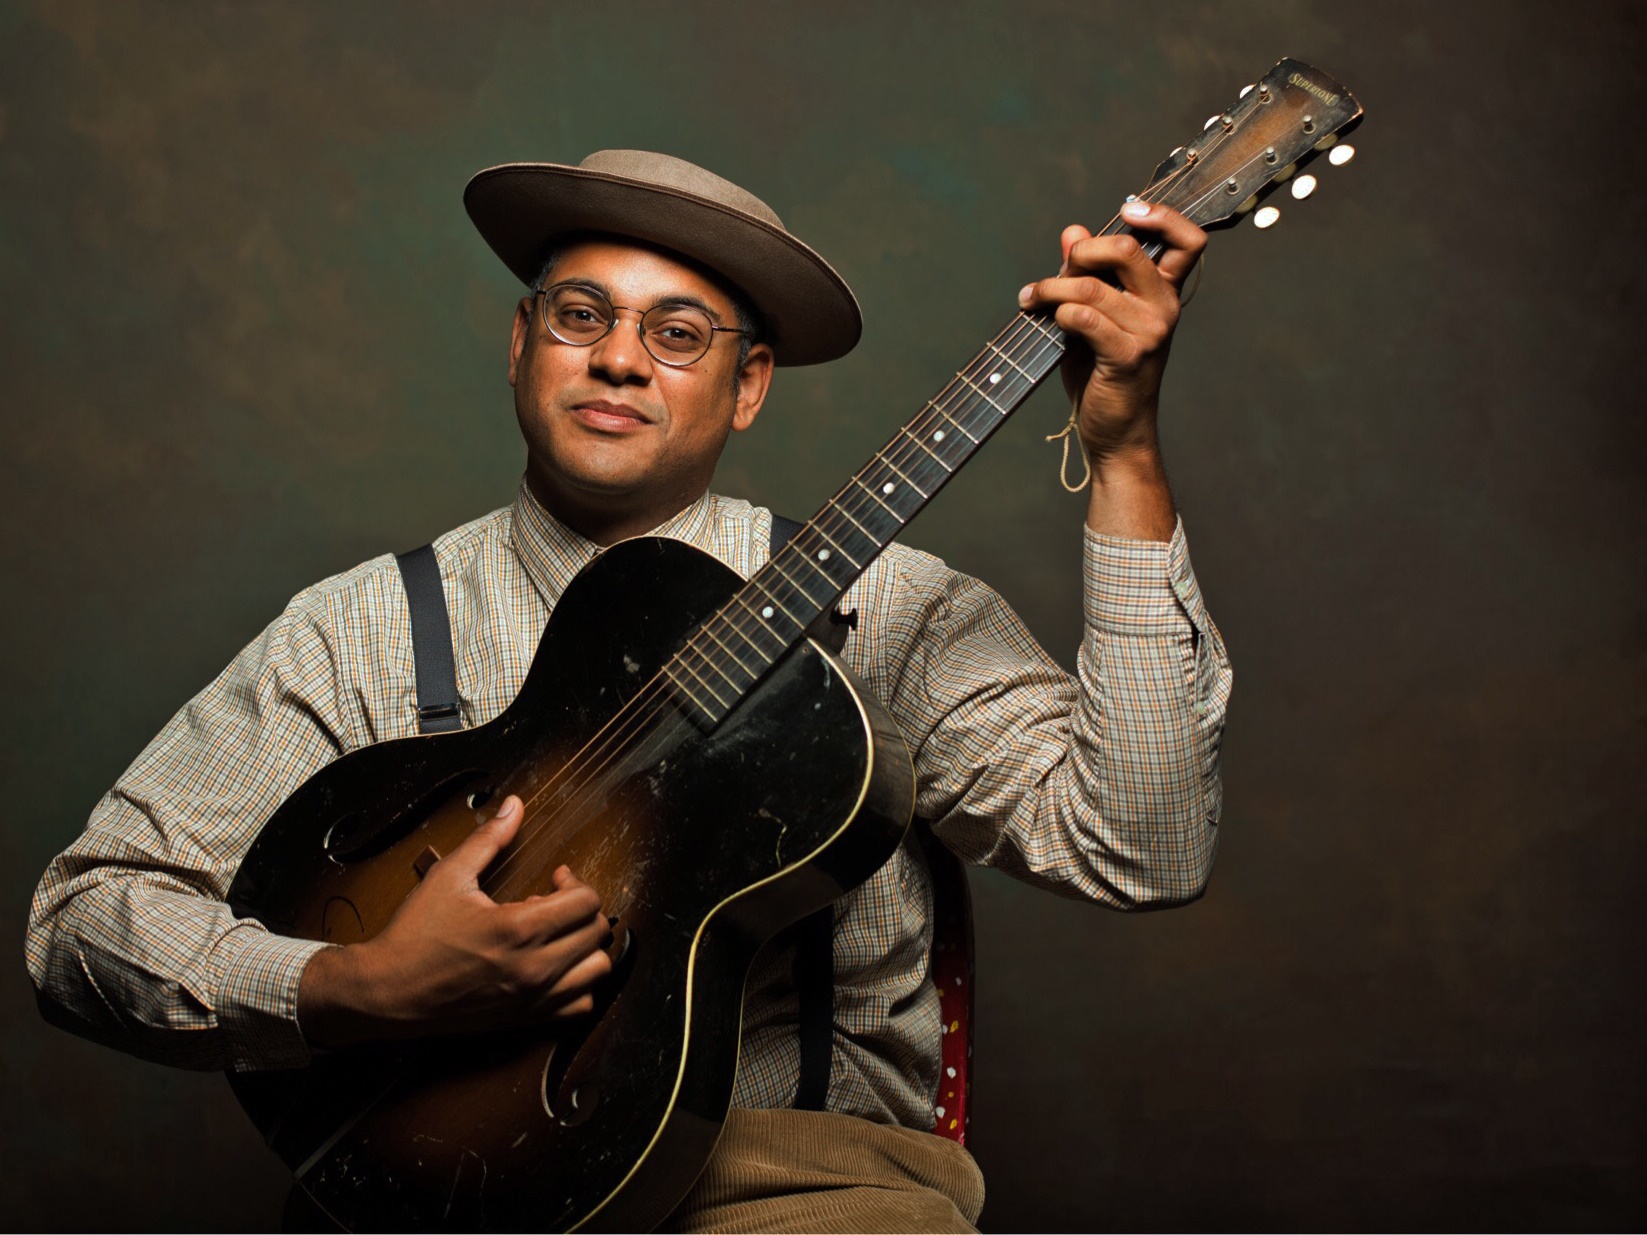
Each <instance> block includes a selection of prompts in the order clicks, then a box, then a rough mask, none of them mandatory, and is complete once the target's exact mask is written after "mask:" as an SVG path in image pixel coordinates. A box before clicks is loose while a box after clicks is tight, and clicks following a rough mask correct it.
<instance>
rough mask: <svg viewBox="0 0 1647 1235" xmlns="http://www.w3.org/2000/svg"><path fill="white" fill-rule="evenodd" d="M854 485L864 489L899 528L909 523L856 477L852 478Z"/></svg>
mask: <svg viewBox="0 0 1647 1235" xmlns="http://www.w3.org/2000/svg"><path fill="white" fill-rule="evenodd" d="M852 483H853V484H855V485H857V486H858V488H860V489H862V490H863V491H864V492H865V493H867V494H869V496H870V497H872V498H874V499H875V501H876V503H877V504H878V505H879V506H880V508H881V509H882V510H884V511H886V513H887V514H889V515H891V516H892V517H893V518H894V519H896V520H897V521H898V526H899V527H903V526H904V524H906V523H908V522H909V520H908V519H905V518H904V517H903V516H902V515H900V514H899V513H898V512H897V511H895V510H893V509H892V507H890V506H888V505H887V504H886V503H885V502H884V501H882V500H881V495H880V494H879V493H876V492H875V490H874V489H872V488H870V487H869V486H868V485H866V484H865V483H864V482H863V481H862V480H860V479H859V478H858V477H856V476H854V477H853V478H852Z"/></svg>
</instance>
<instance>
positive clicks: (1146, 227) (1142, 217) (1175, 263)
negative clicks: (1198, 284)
mask: <svg viewBox="0 0 1647 1235" xmlns="http://www.w3.org/2000/svg"><path fill="white" fill-rule="evenodd" d="M1121 217H1122V218H1123V219H1125V220H1126V222H1127V226H1129V227H1135V228H1138V229H1140V230H1142V231H1148V232H1153V233H1154V234H1155V235H1156V236H1158V237H1160V239H1161V241H1162V243H1164V244H1165V245H1166V248H1165V249H1164V250H1162V252H1161V256H1160V257H1159V258H1157V259H1156V262H1155V264H1156V266H1157V267H1158V268H1159V269H1160V271H1161V274H1162V276H1163V277H1164V278H1165V279H1167V280H1168V281H1169V282H1170V283H1172V284H1173V285H1174V286H1175V287H1182V286H1183V284H1184V280H1185V279H1186V278H1188V277H1189V272H1190V271H1191V270H1193V269H1194V268H1195V263H1196V262H1197V261H1198V260H1199V259H1200V257H1201V253H1202V250H1204V249H1205V248H1206V247H1207V233H1206V232H1204V231H1202V230H1201V229H1200V228H1199V227H1197V226H1196V225H1195V224H1194V223H1191V222H1190V221H1189V220H1188V219H1186V218H1185V217H1184V216H1183V215H1181V214H1180V213H1178V211H1176V210H1174V209H1173V208H1172V207H1171V206H1163V205H1162V204H1161V203H1159V202H1145V201H1136V202H1128V203H1127V204H1126V205H1125V206H1122V207H1121Z"/></svg>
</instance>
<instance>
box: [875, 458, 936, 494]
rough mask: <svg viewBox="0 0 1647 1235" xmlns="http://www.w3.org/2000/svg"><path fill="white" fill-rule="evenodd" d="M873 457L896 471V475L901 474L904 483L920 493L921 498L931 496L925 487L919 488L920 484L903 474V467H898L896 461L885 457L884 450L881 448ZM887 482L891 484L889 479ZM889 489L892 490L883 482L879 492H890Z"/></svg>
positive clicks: (894, 486)
mask: <svg viewBox="0 0 1647 1235" xmlns="http://www.w3.org/2000/svg"><path fill="white" fill-rule="evenodd" d="M875 457H876V458H877V459H879V460H880V461H881V462H882V463H884V464H886V465H887V466H888V467H889V468H891V469H892V470H893V471H894V472H897V473H898V475H899V476H901V477H903V481H904V483H905V484H906V485H908V486H909V487H910V488H911V489H913V490H915V492H917V493H919V494H920V495H921V497H922V498H923V499H925V498H929V497H931V496H932V494H930V493H928V492H927V491H926V490H925V489H923V488H921V486H920V485H918V484H916V483H915V482H914V481H913V480H911V479H910V478H909V477H908V476H905V475H904V472H903V469H902V468H900V467H899V466H898V465H897V464H896V463H894V462H893V461H892V460H891V459H888V458H887V457H886V451H885V450H882V451H881V452H880V453H879V454H878V455H876V456H875ZM887 483H888V484H891V482H890V481H888V482H887ZM892 487H893V488H894V489H895V488H897V486H896V485H893V486H892ZM891 491H892V490H891V489H888V488H887V487H886V485H885V484H883V485H882V486H881V492H882V493H888V494H890V493H891Z"/></svg>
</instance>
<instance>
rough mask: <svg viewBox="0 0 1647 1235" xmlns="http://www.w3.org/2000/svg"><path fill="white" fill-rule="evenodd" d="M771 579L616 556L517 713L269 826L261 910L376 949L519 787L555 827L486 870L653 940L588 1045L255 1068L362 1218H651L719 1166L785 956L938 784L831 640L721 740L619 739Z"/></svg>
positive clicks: (548, 1221)
mask: <svg viewBox="0 0 1647 1235" xmlns="http://www.w3.org/2000/svg"><path fill="white" fill-rule="evenodd" d="M742 584H743V580H741V579H740V578H738V576H737V575H736V574H735V573H734V572H732V571H731V570H729V569H727V568H726V567H725V566H724V565H722V564H721V563H720V562H718V561H716V560H715V559H714V558H712V557H710V556H709V555H707V554H705V553H702V552H700V551H698V550H696V549H694V548H692V547H690V546H688V545H685V544H682V543H680V542H677V541H670V540H658V539H638V540H631V541H626V542H623V543H622V544H619V545H617V546H615V547H613V548H612V549H610V550H608V551H607V552H606V553H605V554H603V555H602V556H601V557H599V558H598V559H596V561H595V562H593V563H591V565H590V566H589V567H587V568H586V569H585V570H584V571H583V572H582V573H581V574H579V575H578V577H577V578H576V579H575V580H574V581H573V582H572V584H571V585H570V586H569V587H568V588H567V590H566V593H565V595H564V596H562V598H561V600H560V602H559V604H558V605H556V607H555V610H554V613H553V616H552V617H551V619H550V622H549V624H548V627H547V628H546V629H545V631H544V634H543V638H542V641H541V643H540V644H539V647H538V650H537V654H536V656H535V658H534V660H533V662H532V668H531V670H530V672H529V673H528V675H527V678H526V681H525V683H524V684H523V686H522V688H521V691H520V694H519V695H518V696H517V698H516V699H515V701H514V702H513V703H512V704H511V705H510V706H509V708H508V709H507V710H506V711H504V712H503V713H502V715H500V716H498V717H497V718H496V719H495V720H493V721H492V722H491V723H489V724H487V725H484V726H481V727H479V728H477V729H471V730H464V731H460V732H456V733H450V734H441V735H435V736H427V737H414V738H405V739H401V740H397V741H392V742H384V743H380V744H378V745H375V746H370V747H366V748H364V749H361V750H358V751H354V752H351V753H350V754H348V755H345V756H343V757H342V758H340V759H338V760H337V761H335V762H334V763H332V764H330V765H329V766H327V767H326V768H324V769H322V770H321V771H320V772H319V773H318V774H316V775H315V776H314V777H313V778H311V779H310V780H309V781H307V782H306V783H305V784H304V785H302V786H301V787H300V788H299V789H298V790H297V791H296V792H295V793H294V794H293V795H292V796H291V797H290V798H289V799H288V800H287V801H286V802H285V804H283V805H282V806H281V808H280V809H279V810H278V811H277V812H276V813H275V814H274V815H273V816H272V817H271V818H270V820H269V822H268V823H267V824H266V825H265V826H264V828H263V830H262V832H261V833H260V835H259V836H258V839H257V841H256V843H255V844H254V845H253V847H252V849H251V850H250V852H249V853H248V854H247V857H246V859H245V861H244V863H243V864H242V866H241V869H240V871H239V873H238V875H237V877H236V878H235V881H234V883H233V885H232V887H231V889H230V893H229V900H230V904H231V905H232V906H233V907H234V910H235V912H236V913H237V914H239V915H241V916H248V917H255V918H257V919H258V920H260V921H261V922H263V923H264V924H265V925H267V926H268V927H269V928H270V929H271V930H274V931H277V932H279V933H282V934H287V935H292V936H296V937H300V938H307V939H317V940H326V941H329V942H334V943H349V942H352V941H357V940H362V939H367V938H370V937H371V936H373V935H375V934H376V933H377V932H379V931H380V930H382V929H383V927H384V925H385V924H386V923H387V922H388V920H389V918H390V917H391V916H392V915H393V913H394V912H395V909H396V908H397V907H398V906H399V905H400V903H401V902H402V901H403V900H404V899H405V897H406V896H407V894H408V893H409V892H410V891H411V890H412V889H413V888H414V887H416V886H417V883H418V881H419V880H420V879H421V877H422V872H423V871H425V870H427V868H428V866H429V864H430V863H432V862H433V861H434V860H436V859H437V857H438V855H441V854H445V853H449V852H450V851H451V850H452V849H453V848H455V847H456V846H457V845H458V844H459V843H461V841H462V840H463V839H464V838H465V837H466V836H468V835H469V833H470V832H471V831H472V830H473V829H474V828H475V826H476V825H477V824H478V823H480V822H482V821H483V820H485V819H486V818H488V817H490V815H491V814H492V813H493V812H494V810H495V807H496V805H497V803H498V802H500V801H502V799H503V797H504V795H506V794H508V793H518V794H519V795H520V796H521V797H522V799H523V800H525V801H526V803H527V817H528V820H531V819H532V818H533V814H534V810H536V811H538V812H539V813H540V815H541V816H542V817H543V818H544V819H545V821H546V822H545V825H544V826H543V827H542V828H541V829H540V830H539V831H538V832H537V833H536V834H535V835H534V838H533V839H532V840H530V841H528V840H526V839H525V829H524V828H523V831H522V839H520V840H517V842H516V844H515V846H514V847H513V848H512V850H511V851H510V852H508V853H506V854H505V855H504V856H503V857H501V858H500V859H499V862H498V863H497V864H495V865H494V868H493V873H491V874H489V876H488V877H487V879H486V881H484V882H483V886H486V887H488V890H490V891H492V893H493V895H495V896H498V897H499V898H500V899H520V898H522V897H525V896H527V895H532V894H537V893H542V892H547V891H550V890H552V883H551V874H552V872H553V871H554V870H555V868H556V867H557V866H559V865H561V864H562V863H564V864H566V865H568V866H570V867H571V868H572V869H573V870H574V871H575V872H576V873H577V874H578V875H579V876H580V877H581V878H583V879H584V880H586V881H587V882H589V883H590V884H591V885H592V886H593V887H594V888H595V889H596V890H597V891H598V892H599V893H600V895H601V899H602V902H603V908H604V911H605V912H606V913H607V914H608V915H610V916H614V917H616V918H617V919H618V926H617V927H616V931H615V933H616V934H617V935H618V937H619V938H620V939H621V940H625V941H627V942H626V944H624V945H619V946H622V947H623V952H622V955H621V957H620V958H619V960H618V964H617V966H616V968H615V971H614V973H613V976H612V978H611V979H610V981H609V982H608V983H607V984H606V986H605V990H604V993H603V994H602V996H601V997H600V1003H599V1005H598V1007H597V1012H596V1013H595V1015H594V1016H592V1017H590V1018H587V1021H586V1023H585V1024H584V1025H582V1026H581V1027H579V1028H578V1029H576V1030H574V1031H572V1032H565V1031H557V1032H560V1033H561V1036H559V1037H556V1036H554V1035H553V1034H551V1033H549V1032H547V1031H543V1030H533V1031H510V1032H506V1033H499V1034H495V1035H485V1036H469V1037H451V1038H442V1039H435V1040H430V1041H426V1042H419V1043H414V1044H407V1045H398V1044H397V1045H390V1046H377V1047H372V1048H361V1049H357V1050H350V1051H345V1052H339V1053H337V1054H334V1055H328V1056H324V1057H322V1058H319V1059H317V1060H316V1061H315V1062H314V1063H313V1064H312V1065H311V1066H309V1067H308V1068H305V1069H300V1070H295V1071H283V1072H262V1073H248V1074H240V1075H235V1076H231V1078H230V1079H231V1084H232V1085H233V1087H234V1089H235V1092H236V1095H237V1096H238V1097H239V1098H240V1100H241V1102H242V1104H243V1105H244V1106H245V1107H246V1109H247V1111H248V1113H249V1114H250V1115H251V1116H252V1118H253V1120H254V1121H255V1122H256V1123H257V1125H258V1127H259V1128H260V1129H261V1130H262V1132H263V1133H264V1135H265V1136H266V1137H267V1138H268V1140H269V1142H270V1144H271V1145H272V1146H273V1148H274V1149H275V1150H276V1151H277V1152H278V1153H279V1154H280V1155H281V1157H282V1158H283V1159H284V1160H285V1161H286V1162H287V1164H288V1165H289V1166H291V1168H292V1169H293V1171H294V1173H295V1174H296V1175H297V1178H298V1180H299V1182H300V1183H301V1185H302V1186H303V1187H304V1189H305V1190H306V1191H307V1192H308V1193H309V1194H310V1195H311V1196H312V1197H313V1198H314V1199H315V1201H316V1202H317V1203H318V1204H319V1205H320V1206H321V1207H322V1208H323V1209H324V1210H326V1212H327V1213H329V1214H330V1215H331V1216H332V1217H333V1218H335V1219H336V1220H337V1221H338V1222H339V1223H341V1224H342V1225H343V1226H345V1227H347V1228H350V1229H401V1230H437V1229H468V1230H476V1229H502V1230H509V1229H524V1228H528V1227H530V1228H533V1229H537V1230H566V1229H572V1228H576V1227H589V1228H591V1229H628V1230H640V1229H646V1228H648V1227H650V1226H652V1225H655V1224H656V1223H657V1222H658V1221H660V1220H661V1219H662V1218H663V1217H665V1216H666V1215H667V1214H668V1212H669V1211H670V1210H671V1209H672V1208H673V1207H674V1206H675V1205H676V1204H677V1203H678V1201H679V1200H680V1198H681V1197H682V1196H683V1195H684V1193H685V1192H686V1190H687V1189H688V1188H689V1187H690V1186H691V1183H692V1181H693V1180H694V1179H695V1178H696V1176H697V1174H698V1172H699V1171H700V1170H701V1168H702V1166H703V1163H704V1161H705V1160H706V1159H707V1157H708V1155H709V1152H710V1150H711V1149H712V1148H713V1145H714V1141H715V1138H716V1136H717V1135H718V1133H719V1130H720V1125H721V1123H722V1121H723V1119H724V1116H725V1112H726V1109H727V1105H728V1102H729V1100H730V1097H731V1092H732V1082H733V1076H734V1073H735V1071H736V1066H737V1053H738V1040H739V1036H740V1030H741V1025H742V993H743V985H744V980H745V977H746V975H747V973H748V969H749V965H750V962H751V961H752V960H753V958H754V956H755V953H756V952H757V951H758V950H759V948H760V947H761V946H762V945H763V944H764V943H765V942H766V941H767V940H768V939H769V938H771V937H772V936H773V935H774V934H776V933H777V932H778V931H779V930H781V929H782V928H783V927H784V926H786V925H788V924H790V923H792V922H794V921H796V920H797V919H799V918H800V917H802V916H804V915H805V914H807V913H809V912H811V911H813V910H815V909H818V908H821V907H823V906H824V905H827V904H829V903H830V902H831V901H832V900H834V899H835V898H837V897H838V896H840V895H841V894H842V893H844V892H845V891H847V890H849V889H850V888H852V887H854V886H856V885H857V884H859V883H861V882H863V880H865V879H867V878H868V877H869V876H870V875H871V874H873V873H874V872H875V871H876V870H877V869H879V868H880V866H881V865H882V864H884V863H885V861H886V860H887V859H888V858H889V857H890V856H891V855H892V853H893V852H894V850H895V849H896V847H897V845H898V844H899V842H900V840H901V839H902V836H903V833H904V830H905V828H906V826H907V824H908V822H909V818H910V814H911V811H912V808H913V800H914V778H913V772H912V770H911V767H910V763H909V757H908V753H907V751H906V750H905V748H904V746H903V742H902V740H901V738H899V736H898V735H897V732H896V730H895V728H894V727H893V725H892V722H891V720H890V718H889V717H887V715H886V714H885V712H884V709H882V708H881V706H880V705H879V704H878V703H877V702H876V701H875V699H874V698H873V697H872V696H871V695H870V694H868V692H867V691H865V690H864V689H863V687H862V686H861V685H860V684H859V683H857V682H856V680H855V679H854V678H853V677H852V675H851V674H850V672H849V671H848V670H847V669H846V668H845V666H844V665H842V664H841V662H840V661H839V660H838V659H837V658H836V657H835V656H833V655H832V654H831V653H830V652H829V651H827V650H826V649H824V648H823V647H821V646H820V645H819V644H817V643H816V642H813V641H810V640H806V641H803V642H801V643H800V644H798V645H797V646H796V647H795V648H793V649H792V650H791V651H790V652H789V653H788V654H787V655H786V656H785V657H784V658H783V659H781V660H780V661H779V662H778V664H777V665H776V667H775V668H774V669H773V670H772V671H771V672H770V673H769V674H768V675H767V676H766V677H765V678H764V679H763V680H762V681H760V682H759V683H758V684H757V685H756V686H755V687H754V688H753V690H752V691H751V692H750V693H749V694H748V696H747V697H746V698H744V699H743V701H742V702H741V703H740V704H739V705H738V706H737V707H736V708H735V709H734V710H733V711H732V712H731V714H730V715H728V716H727V717H726V719H725V720H724V721H722V722H721V723H720V724H719V725H718V726H716V727H715V728H713V729H712V730H710V731H708V732H705V731H704V730H703V729H701V728H699V727H697V726H695V725H694V724H693V723H692V722H691V721H689V720H687V719H686V717H685V714H684V713H683V712H681V711H678V710H675V709H672V708H670V707H668V706H667V705H665V706H664V707H662V708H661V709H659V714H660V715H661V716H662V720H661V721H660V722H659V723H658V724H657V725H656V726H655V727H654V729H653V730H652V731H651V732H650V734H649V735H647V736H644V737H643V738H641V739H639V740H635V741H631V742H629V743H628V744H627V745H617V746H613V747H611V748H608V747H607V745H606V743H605V737H604V736H603V737H602V738H601V739H599V740H597V741H595V742H594V743H593V744H591V739H592V738H595V736H596V735H597V733H599V732H600V731H601V730H602V727H603V726H605V725H607V723H608V721H610V720H611V719H612V718H613V716H614V715H615V714H617V713H618V711H619V709H620V708H621V707H622V706H623V705H624V704H625V703H626V702H628V701H629V700H630V699H631V698H633V697H634V696H636V694H637V692H640V691H643V690H654V691H655V689H656V688H655V682H654V679H655V674H656V673H657V671H658V669H659V668H660V667H661V666H663V665H664V664H665V663H666V662H667V661H668V660H669V658H670V657H671V656H672V655H673V654H674V653H675V652H676V651H677V650H678V649H679V648H680V647H681V645H682V644H683V643H684V642H685V641H686V640H687V638H688V637H689V636H690V635H691V634H692V632H693V631H694V630H695V629H696V628H698V626H699V625H700V623H702V622H703V621H704V620H705V619H706V618H708V617H709V616H710V615H711V614H713V613H714V612H715V611H716V609H717V608H719V607H720V606H722V605H724V604H725V603H726V601H727V600H728V598H729V597H730V596H731V595H732V594H733V593H734V592H735V591H736V590H737V589H738V588H739V587H740V586H741V585H742ZM649 683H654V685H652V686H649V685H648V684H649ZM573 772H576V773H577V775H572V773H573ZM569 785H570V786H573V787H574V788H568V786H569Z"/></svg>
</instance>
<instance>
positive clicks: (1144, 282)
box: [1069, 236, 1178, 305]
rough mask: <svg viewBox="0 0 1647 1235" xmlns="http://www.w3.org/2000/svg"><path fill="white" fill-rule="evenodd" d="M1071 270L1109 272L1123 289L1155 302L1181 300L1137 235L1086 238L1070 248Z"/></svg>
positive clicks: (1175, 301)
mask: <svg viewBox="0 0 1647 1235" xmlns="http://www.w3.org/2000/svg"><path fill="white" fill-rule="evenodd" d="M1144 239H1148V237H1145V238H1144ZM1069 269H1070V273H1071V274H1072V275H1082V274H1087V273H1090V272H1094V271H1096V272H1099V273H1106V272H1107V273H1108V274H1109V275H1110V276H1111V277H1112V278H1113V279H1114V280H1115V282H1116V283H1118V284H1119V285H1120V287H1121V289H1122V290H1124V291H1128V292H1131V293H1132V294H1133V295H1134V296H1137V297H1138V298H1139V299H1141V300H1147V301H1149V302H1150V303H1152V304H1156V305H1166V304H1169V303H1170V304H1176V303H1177V301H1178V293H1177V292H1176V291H1174V290H1173V288H1172V286H1171V285H1170V284H1169V283H1168V282H1167V281H1166V280H1165V279H1164V278H1163V277H1162V275H1161V272H1160V270H1159V269H1157V268H1156V265H1155V263H1154V262H1153V261H1152V260H1151V259H1150V256H1149V254H1148V253H1146V252H1145V251H1144V246H1143V243H1142V241H1140V240H1139V238H1138V237H1136V236H1094V237H1093V238H1092V239H1091V240H1083V241H1081V242H1080V243H1079V244H1077V245H1075V246H1074V247H1073V248H1071V249H1070V251H1069Z"/></svg>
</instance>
